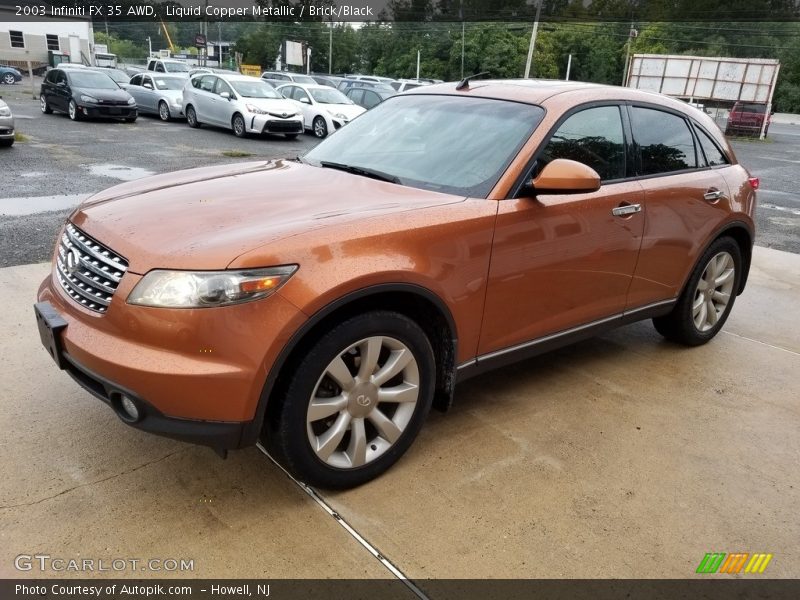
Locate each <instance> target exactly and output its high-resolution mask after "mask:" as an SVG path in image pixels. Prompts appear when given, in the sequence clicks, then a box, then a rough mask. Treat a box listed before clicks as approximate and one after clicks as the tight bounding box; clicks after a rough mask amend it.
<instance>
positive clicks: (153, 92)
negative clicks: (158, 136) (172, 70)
mask: <svg viewBox="0 0 800 600" xmlns="http://www.w3.org/2000/svg"><path fill="white" fill-rule="evenodd" d="M184 85H186V78H185V77H181V76H180V75H168V74H162V73H139V74H138V75H134V76H133V77H131V80H130V83H129V84H128V86H127V90H128V93H129V94H130V95H131V96H133V99H134V100H136V108H137V109H138V111H139V112H140V113H150V114H154V115H158V116H159V118H160V119H161V120H162V121H169V120H170V119H177V118H179V117H183V86H184Z"/></svg>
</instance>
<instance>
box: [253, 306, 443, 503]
mask: <svg viewBox="0 0 800 600" xmlns="http://www.w3.org/2000/svg"><path fill="white" fill-rule="evenodd" d="M434 381H435V362H434V356H433V350H432V348H431V345H430V342H429V341H428V338H427V337H426V336H425V333H424V332H423V331H422V329H421V328H420V327H419V325H417V324H416V323H415V322H414V321H412V320H411V319H409V318H408V317H406V316H404V315H401V314H399V313H396V312H390V311H374V312H370V313H365V314H361V315H358V316H355V317H352V318H351V319H348V320H347V321H345V322H343V323H341V324H340V325H338V326H336V327H334V328H333V329H331V330H330V331H328V332H327V333H326V334H324V335H323V336H322V337H321V338H320V339H319V341H317V342H316V343H315V344H314V346H313V347H312V348H311V349H310V350H309V351H308V352H307V353H305V355H304V356H303V358H302V359H301V360H300V361H299V364H297V365H296V367H295V368H294V370H293V372H292V373H291V380H290V383H289V384H288V385H287V387H286V392H285V395H283V398H276V401H278V402H281V403H280V405H279V406H278V408H277V409H276V412H275V413H274V414H273V415H272V418H271V422H270V423H269V424H268V427H269V431H268V433H267V444H268V447H269V448H270V450H271V453H272V455H273V456H274V457H275V458H276V459H277V460H278V461H279V462H280V463H281V464H282V465H284V466H285V467H286V468H287V469H288V470H289V471H290V472H291V473H292V474H294V475H295V476H296V477H298V478H299V479H301V480H303V481H305V482H307V483H309V484H311V485H317V486H321V487H325V488H348V487H353V486H356V485H360V484H362V483H365V482H367V481H369V480H371V479H373V478H375V477H377V476H378V475H380V474H381V473H383V472H384V471H386V470H387V469H388V468H389V467H390V466H391V465H393V464H394V463H395V462H396V461H397V460H398V459H399V458H400V457H401V456H402V455H403V453H404V452H405V451H406V450H407V449H408V447H409V446H410V445H411V443H412V442H413V441H414V438H415V437H416V435H417V433H418V432H419V430H420V428H421V427H422V423H423V421H424V420H425V416H426V415H427V413H428V411H429V409H430V406H431V401H432V399H433V391H434Z"/></svg>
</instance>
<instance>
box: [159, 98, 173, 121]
mask: <svg viewBox="0 0 800 600" xmlns="http://www.w3.org/2000/svg"><path fill="white" fill-rule="evenodd" d="M158 118H159V119H161V120H162V121H165V122H166V121H169V120H171V119H172V115H170V114H169V106H168V105H167V103H166V102H164V101H163V100H162V101H161V102H159V103H158Z"/></svg>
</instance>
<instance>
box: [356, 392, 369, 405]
mask: <svg viewBox="0 0 800 600" xmlns="http://www.w3.org/2000/svg"><path fill="white" fill-rule="evenodd" d="M356 402H358V404H359V405H360V406H369V403H370V399H369V396H367V395H366V394H360V395H358V396H357V397H356Z"/></svg>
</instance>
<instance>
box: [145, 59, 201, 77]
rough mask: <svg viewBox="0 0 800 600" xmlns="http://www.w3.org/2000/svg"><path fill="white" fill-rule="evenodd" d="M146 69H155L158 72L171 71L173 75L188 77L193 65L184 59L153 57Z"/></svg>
mask: <svg viewBox="0 0 800 600" xmlns="http://www.w3.org/2000/svg"><path fill="white" fill-rule="evenodd" d="M146 70H147V71H154V72H156V73H171V74H173V75H183V76H184V77H188V76H189V72H190V71H191V70H192V67H191V65H189V64H188V63H185V62H183V61H182V60H174V59H166V58H151V59H150V61H149V62H148V63H147V69H146Z"/></svg>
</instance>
